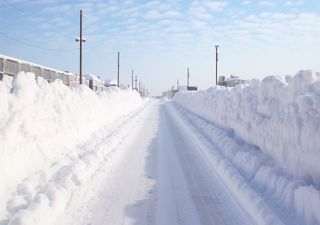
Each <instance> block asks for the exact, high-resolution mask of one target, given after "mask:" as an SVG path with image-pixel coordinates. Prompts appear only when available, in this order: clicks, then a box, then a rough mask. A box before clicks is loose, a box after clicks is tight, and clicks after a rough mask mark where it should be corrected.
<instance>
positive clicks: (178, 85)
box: [177, 80, 179, 90]
mask: <svg viewBox="0 0 320 225" xmlns="http://www.w3.org/2000/svg"><path fill="white" fill-rule="evenodd" d="M177 90H179V80H177Z"/></svg>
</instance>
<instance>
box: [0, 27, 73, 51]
mask: <svg viewBox="0 0 320 225" xmlns="http://www.w3.org/2000/svg"><path fill="white" fill-rule="evenodd" d="M0 35H1V36H3V37H5V38H7V39H9V40H12V41H15V42H18V43H20V44H22V45H25V46H27V47H30V48H36V49H40V50H44V51H54V52H67V51H73V50H76V49H78V48H69V49H53V48H43V47H40V46H37V45H34V44H30V43H27V42H25V41H21V40H19V39H16V38H14V37H11V36H9V35H7V34H5V33H3V32H1V31H0Z"/></svg>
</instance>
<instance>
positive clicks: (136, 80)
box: [134, 75, 138, 91]
mask: <svg viewBox="0 0 320 225" xmlns="http://www.w3.org/2000/svg"><path fill="white" fill-rule="evenodd" d="M134 81H135V89H136V91H138V87H137V82H138V77H137V75H136V79H135V80H134Z"/></svg>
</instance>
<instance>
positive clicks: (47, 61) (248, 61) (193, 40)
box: [0, 0, 320, 94]
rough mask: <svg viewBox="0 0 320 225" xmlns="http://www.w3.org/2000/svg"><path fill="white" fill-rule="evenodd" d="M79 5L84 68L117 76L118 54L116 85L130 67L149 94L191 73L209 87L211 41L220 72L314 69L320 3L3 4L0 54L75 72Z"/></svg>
mask: <svg viewBox="0 0 320 225" xmlns="http://www.w3.org/2000/svg"><path fill="white" fill-rule="evenodd" d="M80 9H82V10H83V11H84V14H85V17H84V18H83V20H84V26H83V33H84V37H85V38H86V40H87V42H86V43H85V44H84V72H85V73H92V74H97V75H100V76H102V77H103V78H105V79H112V78H115V77H116V74H117V52H118V51H120V52H121V66H120V75H121V82H122V83H124V84H129V83H130V82H131V81H130V79H131V78H130V77H131V69H134V71H135V74H136V75H138V77H139V78H140V79H141V80H142V82H143V83H144V84H145V86H147V88H148V89H149V90H150V91H151V93H153V94H159V93H161V91H163V90H166V89H169V88H170V87H171V86H172V85H175V83H176V80H177V79H179V81H180V83H181V84H185V83H186V71H187V67H190V75H191V84H192V85H196V86H199V87H200V88H202V89H203V88H207V87H210V86H212V85H213V84H214V74H215V64H214V63H215V52H214V51H215V50H214V45H215V44H219V45H220V46H221V47H220V49H219V54H220V57H219V75H226V76H229V75H239V76H241V77H243V78H262V77H264V76H267V75H286V74H295V73H296V72H298V70H300V69H313V70H317V71H320V62H319V54H320V29H319V28H320V1H319V0H277V1H273V0H256V1H253V0H238V1H235V0H233V1H231V0H229V1H223V0H221V1H212V0H187V1H183V0H171V1H158V0H154V1H139V0H123V1H115V0H91V1H85V0H78V1H62V0H0V20H1V23H0V27H1V30H0V31H1V34H0V53H1V54H5V55H9V56H13V57H17V58H21V59H24V60H28V61H32V62H35V63H38V64H43V65H46V66H49V67H52V68H56V69H60V70H69V71H72V72H75V73H78V54H79V53H78V44H77V43H76V42H75V41H74V39H75V38H76V37H77V36H78V35H79V10H80ZM4 34H5V35H6V36H4ZM10 38H11V39H10ZM12 39H16V40H18V41H22V42H24V43H27V44H28V45H32V46H33V47H30V46H27V45H24V44H21V43H19V42H17V41H14V40H12ZM37 47H39V48H37ZM55 50H59V51H55ZM60 50H61V51H60Z"/></svg>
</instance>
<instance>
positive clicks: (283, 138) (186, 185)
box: [0, 71, 320, 225]
mask: <svg viewBox="0 0 320 225" xmlns="http://www.w3.org/2000/svg"><path fill="white" fill-rule="evenodd" d="M0 99H1V104H0V143H1V145H0V177H1V182H0V225H43V224H46V225H50V224H57V225H58V224H59V225H72V224H74V225H79V224H84V225H88V224H90V225H100V224H112V225H115V224H139V225H146V224H157V225H168V224H170V225H176V224H177V225H178V224H190V225H198V224H205V225H207V224H219V225H231V224H232V225H235V224H238V225H252V224H258V225H278V224H279V225H280V224H285V225H292V224H297V225H304V224H305V225H316V224H320V213H319V212H320V172H319V171H320V166H319V165H320V164H319V163H318V162H319V161H320V158H319V157H320V147H319V146H320V141H319V138H317V137H319V135H320V133H319V132H320V131H319V130H320V128H319V124H320V116H319V114H320V81H319V74H316V73H312V72H310V71H302V72H299V73H298V74H297V75H295V76H294V77H286V79H285V81H283V80H281V79H280V78H277V77H267V78H265V79H264V80H262V81H257V80H254V81H251V82H249V84H247V85H245V86H239V87H236V88H233V89H225V88H211V89H208V90H206V91H199V92H181V93H179V94H178V95H177V96H176V97H175V99H174V100H173V101H164V100H152V99H141V98H140V96H139V95H138V94H137V93H136V92H134V91H131V90H119V89H118V88H112V89H109V91H108V92H104V93H94V92H93V91H91V90H90V89H89V88H88V87H85V86H81V87H75V88H73V89H70V88H68V87H66V86H64V85H63V84H62V83H61V82H60V81H56V82H54V83H47V82H46V81H44V80H42V79H39V80H38V81H37V82H36V81H35V79H34V77H33V75H32V74H25V73H20V74H19V75H18V76H16V77H15V79H14V80H13V81H12V82H11V81H6V82H0Z"/></svg>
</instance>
